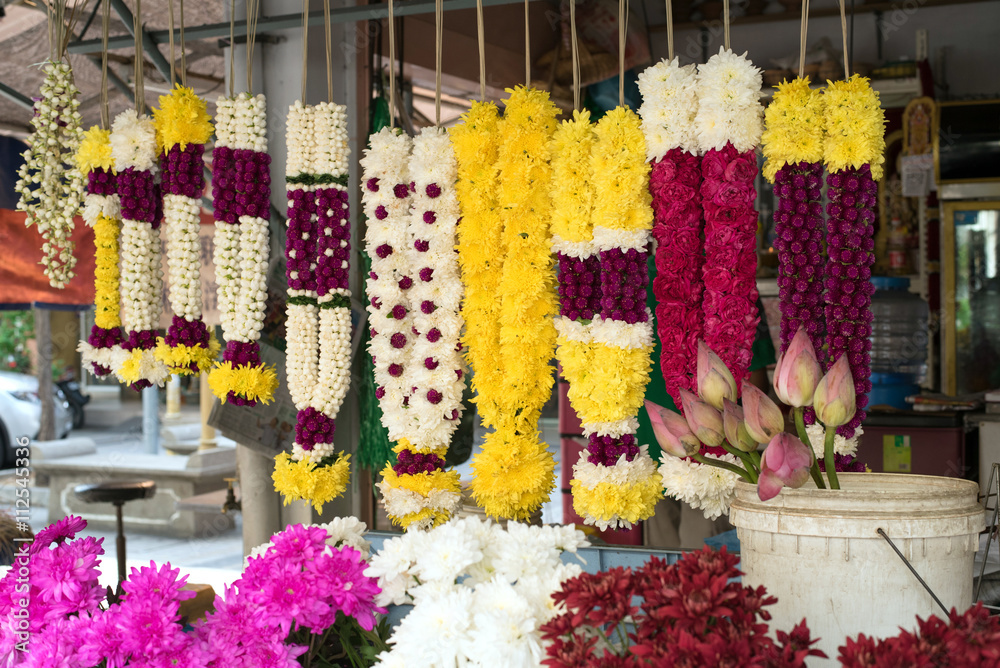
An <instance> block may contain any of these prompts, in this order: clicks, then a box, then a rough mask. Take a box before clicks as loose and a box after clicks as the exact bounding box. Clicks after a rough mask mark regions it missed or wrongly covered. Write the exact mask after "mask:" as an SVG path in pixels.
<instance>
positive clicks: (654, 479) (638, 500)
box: [570, 465, 663, 524]
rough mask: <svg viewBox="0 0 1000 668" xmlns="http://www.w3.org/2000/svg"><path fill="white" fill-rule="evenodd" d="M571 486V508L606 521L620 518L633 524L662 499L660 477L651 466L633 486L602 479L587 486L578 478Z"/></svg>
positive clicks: (650, 513) (661, 481)
mask: <svg viewBox="0 0 1000 668" xmlns="http://www.w3.org/2000/svg"><path fill="white" fill-rule="evenodd" d="M654 466H655V465H654ZM570 488H571V489H572V491H573V510H575V511H576V512H577V514H578V515H581V516H584V517H587V516H589V517H594V518H596V519H598V520H603V521H605V522H608V521H610V520H611V519H612V518H614V517H620V518H621V519H623V520H625V521H626V522H628V523H630V524H635V523H636V522H640V521H642V520H645V519H649V518H650V517H652V516H653V510H654V509H655V508H656V504H657V502H658V501H659V500H660V499H662V498H663V476H661V475H660V473H659V471H656V470H655V468H654V469H653V473H652V474H651V475H649V476H648V477H646V478H645V479H643V480H640V481H638V482H637V483H636V484H634V485H618V484H615V483H611V482H602V483H598V484H597V485H595V486H594V487H592V488H588V487H587V486H586V485H584V484H583V483H581V482H580V481H579V480H571V481H570Z"/></svg>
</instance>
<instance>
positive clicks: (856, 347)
mask: <svg viewBox="0 0 1000 668" xmlns="http://www.w3.org/2000/svg"><path fill="white" fill-rule="evenodd" d="M824 98H825V112H826V113H825V128H826V140H825V143H824V147H823V160H824V162H825V163H826V168H827V172H828V175H827V178H826V183H827V186H828V187H827V198H828V199H829V204H827V208H826V213H827V237H826V240H827V255H828V261H827V266H826V279H825V284H826V293H825V302H826V304H825V309H826V337H827V339H826V340H827V366H828V368H829V367H830V366H832V365H833V363H834V362H836V361H837V360H838V359H839V358H840V357H841V356H842V355H847V356H848V361H849V362H850V365H851V375H852V376H853V378H854V384H855V391H856V402H857V409H856V410H857V412H856V413H855V414H854V418H853V419H852V420H851V421H850V422H848V423H847V424H845V425H844V426H842V427H840V428H839V429H838V430H837V433H838V434H839V435H840V436H843V437H844V438H845V439H847V440H848V441H852V438H853V437H856V436H857V435H858V434H857V432H859V431H860V429H859V428H860V426H861V423H862V422H863V421H864V419H865V417H866V412H865V407H866V406H867V405H868V393H869V392H871V389H872V384H871V380H870V378H871V354H870V351H871V341H870V338H871V333H872V312H871V296H872V294H873V293H874V291H875V288H874V286H873V285H872V283H871V267H872V264H873V263H874V261H875V256H874V250H875V240H874V234H875V227H874V223H875V206H876V200H877V195H878V186H877V185H876V183H875V182H876V181H878V180H879V179H881V178H882V164H883V162H884V161H885V115H884V113H883V112H882V105H881V103H880V102H879V97H878V93H877V92H875V91H874V90H872V88H871V86H870V85H869V82H868V79H866V78H865V77H860V76H858V75H856V74H855V75H854V76H852V77H851V78H850V79H848V80H846V81H835V82H832V83H830V84H829V85H828V86H827V89H826V93H825V94H824ZM853 442H856V439H854V441H853ZM842 450H844V452H841V454H849V452H848V450H850V447H848V448H842ZM838 452H840V451H839V450H838Z"/></svg>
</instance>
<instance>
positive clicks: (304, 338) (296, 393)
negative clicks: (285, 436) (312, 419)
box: [285, 304, 319, 411]
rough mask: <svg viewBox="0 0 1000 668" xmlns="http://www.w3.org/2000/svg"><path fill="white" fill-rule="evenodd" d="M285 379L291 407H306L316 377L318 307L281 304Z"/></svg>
mask: <svg viewBox="0 0 1000 668" xmlns="http://www.w3.org/2000/svg"><path fill="white" fill-rule="evenodd" d="M285 330H286V331H287V332H288V335H287V336H286V337H285V340H286V341H287V348H286V350H285V357H286V360H285V371H286V373H285V378H286V380H287V382H288V392H289V394H290V395H291V396H292V402H293V403H294V404H295V408H296V409H297V410H300V411H304V410H305V409H306V408H308V407H309V402H310V401H311V400H312V395H313V392H314V391H315V389H316V385H317V383H318V378H319V358H318V355H317V354H318V352H319V307H318V306H316V304H288V305H287V306H286V307H285Z"/></svg>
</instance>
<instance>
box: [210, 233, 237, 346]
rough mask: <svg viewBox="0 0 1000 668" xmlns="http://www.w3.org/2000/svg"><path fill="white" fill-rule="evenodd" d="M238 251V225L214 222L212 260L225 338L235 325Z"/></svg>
mask: <svg viewBox="0 0 1000 668" xmlns="http://www.w3.org/2000/svg"><path fill="white" fill-rule="evenodd" d="M239 253H240V229H239V227H237V226H236V225H230V224H229V223H221V222H219V223H216V225H215V243H214V252H213V258H212V260H213V263H214V264H215V284H216V286H217V290H216V298H217V299H218V302H219V314H220V317H221V320H222V323H221V324H222V331H223V334H224V335H225V337H226V338H229V337H230V335H231V333H232V332H234V330H235V326H236V325H235V319H236V299H237V295H238V294H239V290H240V269H239Z"/></svg>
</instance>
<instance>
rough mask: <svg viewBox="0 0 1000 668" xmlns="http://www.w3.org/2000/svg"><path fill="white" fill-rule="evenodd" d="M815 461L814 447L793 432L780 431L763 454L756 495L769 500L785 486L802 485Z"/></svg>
mask: <svg viewBox="0 0 1000 668" xmlns="http://www.w3.org/2000/svg"><path fill="white" fill-rule="evenodd" d="M812 463H813V452H812V449H811V448H809V447H808V446H806V444H805V443H803V442H802V441H800V440H799V439H798V437H796V436H793V435H792V434H789V433H786V432H782V433H780V434H778V435H777V436H775V437H774V438H773V439H772V440H771V442H770V443H769V444H768V446H767V449H765V450H764V454H762V455H761V457H760V478H758V480H757V496H758V497H760V500H761V501H767V500H768V499H773V498H774V497H776V496H777V495H778V493H779V492H780V491H781V488H782V487H784V486H785V485H787V486H788V487H791V488H792V489H795V488H798V487H802V485H804V484H806V481H807V480H809V469H810V467H811V466H812Z"/></svg>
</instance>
